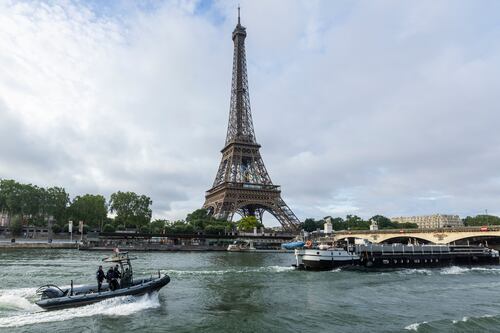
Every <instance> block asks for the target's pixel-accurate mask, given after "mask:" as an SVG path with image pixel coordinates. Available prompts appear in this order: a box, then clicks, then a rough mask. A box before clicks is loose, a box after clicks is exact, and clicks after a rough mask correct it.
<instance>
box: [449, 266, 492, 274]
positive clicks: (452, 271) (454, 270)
mask: <svg viewBox="0 0 500 333" xmlns="http://www.w3.org/2000/svg"><path fill="white" fill-rule="evenodd" d="M470 272H476V273H492V274H500V268H492V267H471V268H468V267H459V266H451V267H446V268H443V269H442V270H441V272H440V274H442V275H460V274H465V273H470Z"/></svg>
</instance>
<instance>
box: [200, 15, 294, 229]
mask: <svg viewBox="0 0 500 333" xmlns="http://www.w3.org/2000/svg"><path fill="white" fill-rule="evenodd" d="M246 36H247V33H246V28H245V27H243V26H242V25H241V23H240V9H239V8H238V24H237V25H236V27H235V29H234V31H233V36H232V39H233V43H234V55H233V78H232V83H231V103H230V111H229V124H228V127H227V136H226V144H225V146H224V148H223V149H222V150H221V153H222V160H221V162H220V165H219V170H218V171H217V175H216V176H215V181H214V183H213V186H212V188H211V189H210V190H208V191H207V192H206V195H205V204H204V205H203V208H205V209H207V210H208V211H209V213H211V214H213V216H215V217H217V218H222V219H226V220H228V221H231V220H232V219H233V215H234V213H238V214H240V215H241V216H255V217H257V219H259V220H260V221H262V215H263V214H264V212H266V211H267V212H269V213H271V214H272V215H273V216H274V217H275V218H276V219H277V220H278V221H279V222H280V223H281V225H282V226H283V228H284V229H285V230H287V231H290V232H297V231H298V230H299V223H300V221H299V219H298V218H297V217H296V216H295V214H294V213H293V212H292V210H291V209H290V208H289V207H288V206H287V204H286V203H285V201H283V199H282V198H281V190H280V186H279V185H274V184H273V183H272V181H271V178H270V177H269V174H268V173H267V170H266V167H265V166H264V161H263V160H262V157H261V156H260V153H259V148H260V145H259V144H258V143H257V141H256V139H255V133H254V129H253V123H252V113H251V110H250V95H249V93H248V78H247V68H246V58H245V37H246Z"/></svg>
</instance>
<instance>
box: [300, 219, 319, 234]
mask: <svg viewBox="0 0 500 333" xmlns="http://www.w3.org/2000/svg"><path fill="white" fill-rule="evenodd" d="M302 229H303V230H304V231H307V232H312V231H316V230H317V229H318V223H317V222H316V221H315V220H314V219H312V218H307V219H305V220H304V222H303V223H302Z"/></svg>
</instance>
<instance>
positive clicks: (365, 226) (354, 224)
mask: <svg viewBox="0 0 500 333" xmlns="http://www.w3.org/2000/svg"><path fill="white" fill-rule="evenodd" d="M345 221H346V224H347V228H349V229H351V230H369V229H370V222H368V221H364V220H363V219H362V218H361V217H359V216H356V215H347V216H346V218H345Z"/></svg>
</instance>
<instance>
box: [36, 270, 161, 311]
mask: <svg viewBox="0 0 500 333" xmlns="http://www.w3.org/2000/svg"><path fill="white" fill-rule="evenodd" d="M169 282H170V277H169V276H168V275H164V276H163V277H160V278H153V279H143V280H135V281H134V283H133V285H132V286H130V287H127V288H121V289H117V290H115V291H110V290H106V291H102V292H100V293H97V292H94V293H84V294H76V295H73V296H63V297H56V298H47V299H42V300H40V301H38V302H36V305H38V306H40V307H41V308H43V309H45V310H59V309H66V308H73V307H78V306H84V305H89V304H92V303H97V302H100V301H102V300H105V299H109V298H113V297H120V296H140V295H144V294H148V293H152V292H154V291H157V290H160V289H161V288H162V287H164V286H166V285H167V284H168V283H169Z"/></svg>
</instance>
